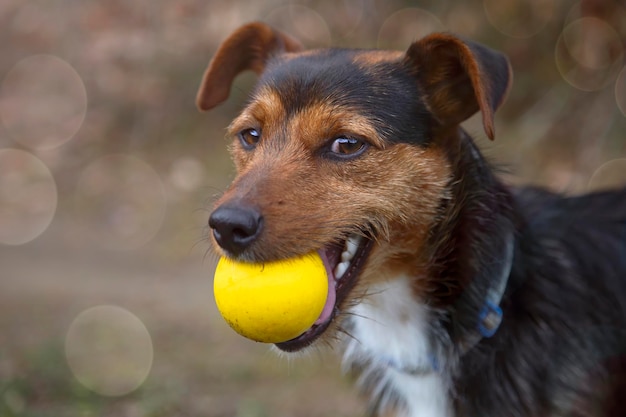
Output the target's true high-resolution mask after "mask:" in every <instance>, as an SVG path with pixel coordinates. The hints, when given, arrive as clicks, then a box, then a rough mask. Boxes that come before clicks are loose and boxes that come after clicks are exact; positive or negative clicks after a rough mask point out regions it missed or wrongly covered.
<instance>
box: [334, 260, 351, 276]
mask: <svg viewBox="0 0 626 417" xmlns="http://www.w3.org/2000/svg"><path fill="white" fill-rule="evenodd" d="M349 266H350V262H340V263H339V264H338V265H337V266H336V267H335V278H336V279H339V278H341V277H342V276H343V274H345V273H346V271H347V270H348V267H349Z"/></svg>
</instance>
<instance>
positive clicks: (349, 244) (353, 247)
mask: <svg viewBox="0 0 626 417" xmlns="http://www.w3.org/2000/svg"><path fill="white" fill-rule="evenodd" d="M360 243H361V236H354V237H350V238H348V239H347V240H346V252H348V253H349V254H350V255H352V256H354V254H355V253H356V251H357V249H358V248H359V244H360Z"/></svg>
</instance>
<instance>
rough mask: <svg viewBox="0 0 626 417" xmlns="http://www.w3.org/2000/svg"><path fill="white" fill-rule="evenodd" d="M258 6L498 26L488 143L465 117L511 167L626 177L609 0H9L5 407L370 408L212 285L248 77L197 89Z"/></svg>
mask: <svg viewBox="0 0 626 417" xmlns="http://www.w3.org/2000/svg"><path fill="white" fill-rule="evenodd" d="M257 19H260V20H264V21H266V22H269V23H271V24H273V25H275V26H277V27H279V28H282V29H283V30H285V31H286V32H288V33H290V34H292V35H294V36H295V37H298V38H299V39H301V40H302V41H303V43H304V44H306V45H308V46H310V47H319V46H329V45H339V46H350V47H364V48H371V47H381V48H395V49H405V48H406V47H407V46H408V44H409V43H410V42H411V41H412V40H414V39H416V38H418V37H420V36H422V35H424V34H426V33H428V32H430V31H433V30H450V31H454V32H457V33H460V34H462V35H464V36H467V37H470V38H473V39H476V40H478V41H481V42H484V43H486V44H488V45H491V46H492V47H494V48H497V49H500V50H502V51H504V52H506V53H507V55H509V57H510V59H511V63H512V65H513V68H514V73H515V83H514V86H513V89H512V90H511V92H510V95H509V98H508V100H507V102H506V104H505V105H504V106H503V108H502V109H501V111H500V112H499V113H498V117H497V122H496V141H495V142H493V143H489V141H488V140H486V139H485V137H484V134H483V133H482V129H481V127H480V124H479V119H478V118H476V117H474V118H472V119H471V120H470V121H468V123H467V126H466V127H467V129H468V130H469V131H470V132H471V133H473V134H474V135H475V136H476V138H477V140H478V142H479V143H480V145H481V147H482V149H483V150H484V152H485V153H486V154H487V155H488V156H490V157H491V158H492V159H493V160H494V161H496V162H497V163H501V164H503V165H505V167H506V168H507V169H508V170H509V171H510V174H507V175H506V178H507V180H509V181H511V182H513V183H534V184H540V185H545V186H548V187H551V188H552V189H556V190H559V191H563V192H567V193H578V192H583V191H586V190H588V189H597V188H602V187H606V186H608V185H615V184H624V183H626V69H624V68H625V67H624V64H625V60H624V51H625V40H626V8H624V5H623V4H621V3H618V2H615V1H610V0H598V1H590V0H585V1H583V2H572V1H569V0H531V1H525V0H485V1H452V0H447V1H445V0H441V1H429V0H424V1H394V0H392V1H383V0H342V1H334V0H318V1H313V0H311V1H305V0H302V1H298V2H290V1H286V0H284V1H283V0H266V1H252V0H250V1H236V2H235V1H231V2H226V1H221V0H208V1H202V2H200V1H197V0H181V1H176V2H166V1H162V0H150V1H148V0H142V1H134V2H124V1H117V0H87V1H81V2H77V1H72V0H58V1H55V2H48V1H44V0H33V1H28V2H24V1H20V0H4V1H3V2H2V3H0V416H35V415H36V416H53V415H54V416H57V415H65V416H92V415H93V416H95V415H98V416H172V415H179V416H191V417H195V416H240V417H257V416H259V417H260V416H266V415H267V416H269V415H272V416H292V415H297V416H322V415H334V416H356V415H361V414H362V412H363V408H362V405H361V403H360V402H359V400H358V398H357V396H356V394H355V393H354V391H353V389H352V388H351V386H350V381H348V380H347V379H345V378H344V377H342V376H341V372H340V370H339V364H338V361H337V359H336V358H335V356H334V355H332V354H331V355H329V354H324V353H320V355H318V356H314V357H311V358H303V359H297V360H292V361H288V360H287V359H285V358H278V357H277V356H276V355H274V354H272V353H271V352H269V351H268V348H267V347H266V346H263V345H259V344H255V343H252V342H249V341H246V340H244V339H243V338H241V337H239V336H237V335H235V334H234V332H232V331H231V330H229V329H228V328H227V327H226V325H225V324H224V323H223V322H222V320H221V319H220V318H219V317H218V315H217V312H216V310H215V307H214V304H213V298H212V290H211V287H212V282H211V275H212V270H213V268H214V255H212V254H210V253H208V254H207V251H208V250H209V245H208V243H207V241H206V239H205V233H206V230H205V224H206V220H207V217H208V210H209V208H210V206H211V201H212V199H213V198H214V197H215V195H217V194H218V193H219V192H220V190H221V189H223V188H224V187H225V186H226V184H227V183H228V180H229V179H230V178H231V177H232V168H231V164H230V160H229V158H228V155H227V153H226V145H227V141H226V140H225V139H224V128H225V126H226V125H227V124H228V123H229V121H230V119H231V118H232V117H233V116H234V115H235V113H236V111H237V109H239V108H240V106H241V103H242V102H243V100H244V99H245V96H246V92H247V91H248V89H249V88H250V86H251V85H252V83H253V81H254V77H252V76H250V75H243V76H241V77H239V78H238V79H237V81H236V86H235V88H234V89H233V93H232V97H231V98H230V99H229V100H228V101H227V102H226V103H225V104H224V105H222V106H221V107H220V108H218V109H216V110H214V111H212V112H210V113H208V114H200V113H198V112H197V111H196V109H195V106H194V97H195V92H196V88H197V86H198V83H199V81H200V77H201V75H202V73H203V71H204V69H205V67H206V64H207V63H208V60H209V59H210V56H211V54H212V53H213V52H214V51H215V48H216V47H217V45H218V44H219V42H220V41H221V40H222V39H224V37H226V36H227V35H228V34H229V33H230V32H231V31H232V30H234V29H235V28H236V27H238V26H239V25H241V24H243V23H245V22H248V21H250V20H257ZM97 306H109V307H104V308H100V309H96V310H94V307H97ZM114 306H116V307H114ZM118 307H119V308H122V309H123V310H120V309H119V308H118ZM115 308H117V309H115ZM112 323H113V324H112ZM133 341H134V342H136V343H130V342H133ZM111 352H117V353H116V354H115V355H111ZM143 363H145V364H146V365H145V366H144V367H143V368H142V366H143V365H141V364H143Z"/></svg>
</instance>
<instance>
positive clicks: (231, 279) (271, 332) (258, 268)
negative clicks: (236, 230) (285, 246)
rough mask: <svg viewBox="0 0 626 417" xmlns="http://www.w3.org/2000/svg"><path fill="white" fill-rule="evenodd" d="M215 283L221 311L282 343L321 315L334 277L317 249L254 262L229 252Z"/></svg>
mask: <svg viewBox="0 0 626 417" xmlns="http://www.w3.org/2000/svg"><path fill="white" fill-rule="evenodd" d="M213 289H214V293H215V302H216V304H217V308H218V310H219V311H220V314H221V315H222V317H224V319H225V320H226V322H227V323H228V324H229V325H230V327H232V328H233V329H234V330H235V331H236V332H237V333H239V334H241V335H242V336H245V337H247V338H249V339H252V340H256V341H257V342H265V343H280V342H285V341H287V340H290V339H293V338H295V337H297V336H299V335H301V334H302V333H304V332H305V331H306V330H308V329H309V328H310V327H311V326H312V325H313V324H314V323H315V321H316V320H317V319H318V317H320V314H321V313H322V310H323V309H324V305H325V304H326V298H327V296H328V278H327V275H326V268H325V267H324V263H323V262H322V259H321V258H320V256H319V255H318V254H317V253H316V252H312V253H310V254H307V255H304V256H300V257H296V258H290V259H286V260H281V261H275V262H267V263H254V264H253V263H245V262H236V261H233V260H232V259H228V258H225V257H223V258H221V259H220V261H219V263H218V264H217V268H216V270H215V280H214V284H213Z"/></svg>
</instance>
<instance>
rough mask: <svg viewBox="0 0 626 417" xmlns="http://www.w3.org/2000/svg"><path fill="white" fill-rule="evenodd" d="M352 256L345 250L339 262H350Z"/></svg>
mask: <svg viewBox="0 0 626 417" xmlns="http://www.w3.org/2000/svg"><path fill="white" fill-rule="evenodd" d="M353 256H354V254H353V253H350V252H348V251H347V250H345V251H343V252H341V260H342V261H343V262H350V261H351V260H352V257H353Z"/></svg>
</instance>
